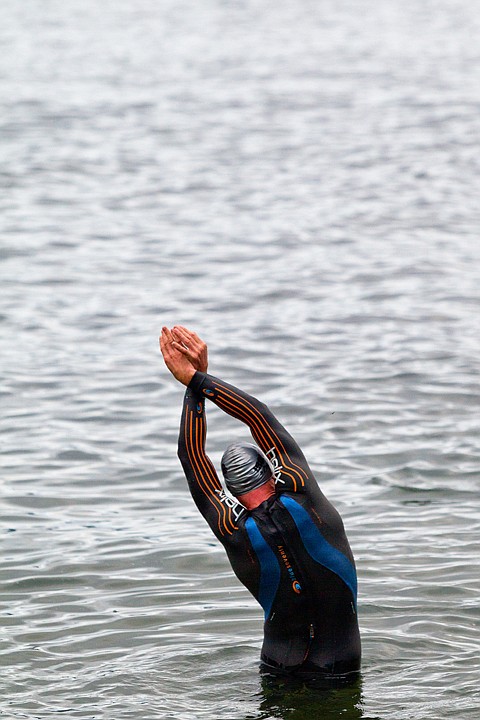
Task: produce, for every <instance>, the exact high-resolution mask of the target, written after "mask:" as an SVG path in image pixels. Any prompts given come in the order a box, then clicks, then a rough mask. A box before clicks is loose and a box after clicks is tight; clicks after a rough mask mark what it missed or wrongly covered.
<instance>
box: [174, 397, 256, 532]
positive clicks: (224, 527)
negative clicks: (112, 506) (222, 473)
mask: <svg viewBox="0 0 480 720" xmlns="http://www.w3.org/2000/svg"><path fill="white" fill-rule="evenodd" d="M206 433H207V424H206V418H205V400H204V399H203V398H201V397H197V395H196V393H195V392H194V391H193V390H192V389H190V388H188V389H187V391H186V393H185V397H184V401H183V412H182V420H181V423H180V432H179V436H178V457H179V458H180V462H181V463H182V467H183V470H184V472H185V477H186V478H187V482H188V487H189V489H190V493H191V495H192V498H193V500H194V502H195V504H196V506H197V507H198V509H199V511H200V512H201V514H202V515H203V517H204V518H205V520H206V521H207V522H208V524H209V525H210V527H211V529H212V530H213V532H214V533H215V535H216V536H217V537H218V538H219V540H222V541H223V542H225V541H226V540H228V536H231V535H232V534H233V532H234V531H235V530H237V529H238V528H237V525H236V520H237V519H238V517H239V516H240V515H241V514H242V512H244V509H243V507H242V506H241V505H240V504H239V503H237V502H235V501H234V500H232V499H230V498H229V497H228V496H227V495H226V494H225V493H224V491H223V488H222V485H221V483H220V480H219V479H218V475H217V473H216V471H215V468H214V466H213V464H212V462H211V460H210V458H209V457H208V455H207V454H206V452H205V439H206Z"/></svg>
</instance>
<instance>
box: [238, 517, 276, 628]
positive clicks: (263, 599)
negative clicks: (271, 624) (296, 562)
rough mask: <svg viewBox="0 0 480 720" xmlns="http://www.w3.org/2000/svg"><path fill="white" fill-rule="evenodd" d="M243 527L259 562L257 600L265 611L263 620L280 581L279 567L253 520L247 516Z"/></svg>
mask: <svg viewBox="0 0 480 720" xmlns="http://www.w3.org/2000/svg"><path fill="white" fill-rule="evenodd" d="M245 528H246V530H247V533H248V537H249V538H250V542H251V543H252V547H253V549H254V550H255V553H256V555H257V557H258V561H259V563H260V591H259V594H258V602H259V603H260V605H261V606H262V608H263V609H264V611H265V620H266V619H267V618H268V616H269V615H270V610H271V609H272V604H273V601H274V599H275V595H276V594H277V590H278V585H279V583H280V567H279V564H278V560H277V558H276V557H275V553H274V552H273V550H272V549H271V547H270V546H269V545H268V544H267V543H266V541H265V540H264V539H263V536H262V534H261V532H260V530H259V529H258V527H257V525H256V523H255V520H254V519H253V518H252V517H249V518H248V519H247V521H246V522H245Z"/></svg>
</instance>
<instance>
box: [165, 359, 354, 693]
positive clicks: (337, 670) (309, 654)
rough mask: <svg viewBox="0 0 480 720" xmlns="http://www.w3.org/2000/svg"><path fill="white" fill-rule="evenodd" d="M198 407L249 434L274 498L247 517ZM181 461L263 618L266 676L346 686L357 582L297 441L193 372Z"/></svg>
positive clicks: (341, 534) (235, 394)
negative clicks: (222, 473) (221, 469)
mask: <svg viewBox="0 0 480 720" xmlns="http://www.w3.org/2000/svg"><path fill="white" fill-rule="evenodd" d="M205 398H208V399H209V400H211V401H212V402H214V403H215V404H216V405H217V406H218V407H219V408H221V409H222V410H224V411H225V412H226V413H228V414H229V415H231V416H233V417H234V418H237V419H238V420H241V421H242V422H243V423H245V424H246V425H248V426H249V428H250V431H251V433H252V436H253V438H254V440H255V442H256V443H257V445H258V446H259V447H260V448H261V449H262V450H263V451H264V453H265V454H266V455H267V457H268V458H269V460H270V461H271V462H272V465H273V467H274V469H275V482H276V494H275V496H273V497H271V498H269V499H268V500H266V501H264V502H263V503H262V504H261V505H259V506H258V507H257V508H255V509H254V510H251V511H247V510H246V509H245V508H244V507H243V506H242V505H240V504H239V503H238V502H236V501H234V500H232V499H231V498H230V497H228V496H227V495H226V494H225V493H224V491H223V489H222V485H221V483H220V481H219V479H218V476H217V473H216V471H215V468H214V467H213V464H212V462H211V461H210V459H209V458H208V456H207V455H206V454H205V438H206V420H205ZM178 454H179V457H180V460H181V462H182V465H183V469H184V471H185V475H186V477H187V480H188V484H189V488H190V491H191V494H192V497H193V499H194V501H195V503H196V505H197V507H198V509H199V510H200V512H201V513H202V515H203V516H204V518H205V519H206V521H207V522H208V524H209V525H210V527H211V529H212V531H213V532H214V533H215V535H216V537H217V538H218V539H219V540H220V542H221V543H222V544H223V546H224V547H225V550H226V552H227V555H228V559H229V560H230V563H231V565H232V568H233V570H234V572H235V574H236V576H237V577H238V579H239V580H240V582H242V583H243V584H244V585H245V587H246V588H247V589H248V590H249V591H250V592H251V593H252V595H253V596H254V597H255V598H256V599H257V600H258V602H259V603H260V604H261V605H262V607H263V610H264V613H265V624H264V642H263V647H262V654H261V659H262V663H263V665H264V666H265V667H267V668H268V669H270V670H272V671H276V672H282V673H294V674H300V675H303V674H305V675H310V674H313V675H314V676H318V675H321V676H322V677H326V678H332V679H336V678H342V677H346V678H348V677H353V676H355V675H356V674H357V673H358V670H359V667H360V635H359V630H358V621H357V606H356V604H357V579H356V571H355V563H354V560H353V555H352V551H351V550H350V546H349V544H348V540H347V537H346V535H345V531H344V527H343V522H342V519H341V517H340V515H339V514H338V512H337V511H336V510H335V508H334V507H333V506H332V505H331V504H330V502H329V501H328V500H327V499H326V497H325V496H324V495H323V493H322V492H321V490H320V488H319V487H318V484H317V482H316V480H315V478H314V476H313V474H312V471H311V470H310V468H309V466H308V464H307V461H306V460H305V457H304V455H303V453H302V451H301V450H300V448H299V447H298V445H297V443H296V442H295V440H294V439H293V438H292V437H291V435H290V434H289V433H288V432H287V431H286V430H285V428H284V427H283V426H282V425H281V424H280V423H279V422H278V420H277V419H276V418H275V416H274V415H273V414H272V412H271V411H270V410H269V408H268V407H267V406H266V405H264V404H263V403H261V402H259V401H258V400H257V399H256V398H254V397H252V396H251V395H247V394H246V393H244V392H242V391H241V390H239V389H238V388H235V387H233V386H232V385H228V384H227V383H224V382H223V381H221V380H218V379H217V378H214V377H213V376H211V375H208V374H205V373H200V372H197V373H195V375H194V377H193V378H192V380H191V382H190V385H189V387H188V388H187V391H186V393H185V400H184V407H183V414H182V422H181V427H180V436H179V449H178Z"/></svg>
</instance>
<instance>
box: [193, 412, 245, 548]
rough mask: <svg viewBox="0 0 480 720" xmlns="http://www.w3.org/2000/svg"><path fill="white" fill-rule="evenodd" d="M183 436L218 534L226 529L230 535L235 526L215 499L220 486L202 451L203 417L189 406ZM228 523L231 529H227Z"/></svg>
mask: <svg viewBox="0 0 480 720" xmlns="http://www.w3.org/2000/svg"><path fill="white" fill-rule="evenodd" d="M184 436H185V447H186V450H187V454H188V459H189V461H190V465H191V468H192V470H193V473H194V475H195V480H196V483H197V486H198V487H199V488H200V490H201V491H202V492H203V494H204V495H205V496H206V497H207V498H208V500H209V501H210V503H211V504H212V505H213V507H214V508H215V510H216V512H217V515H218V529H219V532H220V534H221V535H224V534H225V531H226V532H227V533H228V534H229V535H231V534H232V530H236V529H237V527H236V525H234V523H233V521H232V517H231V510H230V508H228V518H227V508H226V507H225V505H224V504H223V503H221V502H220V501H219V500H218V499H217V497H216V494H215V491H216V490H221V489H222V487H221V485H220V482H219V480H218V477H217V474H216V472H215V470H214V468H213V465H212V463H211V461H210V459H209V458H208V456H207V455H206V454H205V452H204V436H205V430H204V423H203V418H201V417H200V418H198V417H196V416H195V413H194V412H193V411H192V410H190V409H189V408H186V422H185V431H184ZM228 524H229V525H230V527H231V529H229V527H228Z"/></svg>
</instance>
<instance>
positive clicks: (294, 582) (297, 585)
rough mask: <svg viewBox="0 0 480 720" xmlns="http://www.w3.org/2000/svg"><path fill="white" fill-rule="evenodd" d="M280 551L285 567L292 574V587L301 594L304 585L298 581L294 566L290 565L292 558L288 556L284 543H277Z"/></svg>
mask: <svg viewBox="0 0 480 720" xmlns="http://www.w3.org/2000/svg"><path fill="white" fill-rule="evenodd" d="M277 547H278V552H279V553H280V557H281V558H282V560H283V562H284V565H285V567H286V568H287V572H288V574H289V576H290V580H291V581H292V589H293V592H295V593H297V595H299V594H300V593H301V592H302V586H301V585H300V583H299V582H298V580H297V578H296V577H295V573H294V570H293V568H292V566H291V565H290V560H289V559H288V557H287V553H286V552H285V548H284V547H283V545H277Z"/></svg>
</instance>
